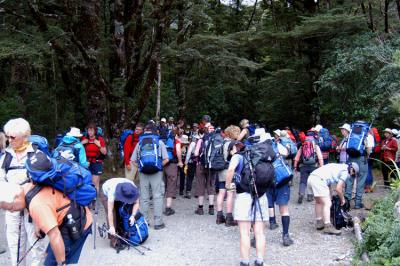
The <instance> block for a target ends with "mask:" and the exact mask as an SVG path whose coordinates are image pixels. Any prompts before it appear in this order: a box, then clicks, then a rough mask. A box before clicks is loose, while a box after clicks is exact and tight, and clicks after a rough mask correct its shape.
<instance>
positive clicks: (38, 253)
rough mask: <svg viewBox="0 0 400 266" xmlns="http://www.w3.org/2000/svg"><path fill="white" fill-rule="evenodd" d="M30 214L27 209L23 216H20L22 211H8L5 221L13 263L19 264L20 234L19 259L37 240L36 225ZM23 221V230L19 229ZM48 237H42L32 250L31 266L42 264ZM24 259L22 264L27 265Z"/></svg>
mask: <svg viewBox="0 0 400 266" xmlns="http://www.w3.org/2000/svg"><path fill="white" fill-rule="evenodd" d="M28 218H29V215H28V212H27V211H26V210H24V215H23V217H21V216H20V212H9V211H6V214H5V221H6V236H7V243H8V247H9V249H10V257H11V265H13V266H15V265H17V252H18V238H19V236H20V245H19V246H20V248H19V259H21V258H22V256H23V255H24V254H25V252H26V251H27V250H28V248H30V247H31V246H32V245H33V243H34V242H35V241H36V239H37V237H36V236H35V227H34V224H33V223H30V222H29V221H28V220H29V219H28ZM20 219H22V220H21V221H22V222H21V231H20V230H19V224H20ZM47 243H48V242H47V238H46V239H42V240H40V241H38V242H37V243H36V245H35V246H34V247H33V248H32V250H31V251H30V257H31V264H30V265H31V266H35V265H38V266H39V265H42V264H43V260H44V257H45V255H46V254H45V250H46V245H47ZM25 261H26V260H24V261H23V262H22V263H21V264H20V265H25Z"/></svg>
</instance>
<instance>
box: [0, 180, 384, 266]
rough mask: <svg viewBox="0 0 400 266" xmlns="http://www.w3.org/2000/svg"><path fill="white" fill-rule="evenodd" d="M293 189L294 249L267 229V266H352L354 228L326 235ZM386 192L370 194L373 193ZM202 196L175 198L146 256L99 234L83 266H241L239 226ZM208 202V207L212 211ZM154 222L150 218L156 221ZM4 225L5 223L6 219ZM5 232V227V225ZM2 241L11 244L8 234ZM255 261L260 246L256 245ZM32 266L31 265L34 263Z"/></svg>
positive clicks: (1, 258) (4, 259) (5, 260)
mask: <svg viewBox="0 0 400 266" xmlns="http://www.w3.org/2000/svg"><path fill="white" fill-rule="evenodd" d="M294 183H295V186H294V187H292V188H291V194H292V195H291V196H292V197H291V202H290V212H291V224H290V234H291V236H292V238H293V240H294V241H295V243H294V245H292V246H290V247H283V246H282V244H281V228H282V226H281V223H280V217H279V211H277V215H278V216H277V221H278V224H279V228H278V229H276V230H274V231H270V230H268V229H267V230H266V239H267V252H266V257H265V262H266V264H267V265H313V266H315V265H350V263H351V262H350V261H351V257H352V256H353V254H354V253H353V248H352V242H351V241H352V239H354V234H353V232H352V231H351V230H350V229H342V235H341V236H327V235H323V234H322V233H321V232H318V231H316V230H315V229H314V202H311V203H310V202H305V203H303V204H302V205H298V204H297V203H296V201H297V183H298V179H295V182H294ZM376 195H382V193H379V192H378V193H373V194H368V195H367V197H371V196H372V197H374V198H376ZM195 207H196V199H194V198H192V199H190V200H189V199H183V198H180V197H179V198H177V200H176V201H175V202H174V209H175V210H176V213H175V215H172V216H169V217H165V219H164V222H165V224H166V228H165V229H163V230H160V231H154V230H153V229H152V228H151V229H150V237H149V239H148V240H147V241H146V243H145V246H147V247H149V248H150V249H151V251H146V254H145V255H140V254H139V253H138V252H136V251H135V250H133V249H130V250H123V251H121V252H120V253H119V254H117V253H116V252H115V250H114V249H111V248H110V247H109V241H108V240H105V239H102V238H100V237H99V236H98V234H97V241H96V243H97V249H96V250H93V237H92V236H89V238H88V239H87V242H86V244H85V246H84V250H83V252H82V255H81V259H80V262H79V265H96V266H100V265H138V266H140V265H238V264H239V230H238V228H237V227H233V228H232V227H225V226H224V225H217V224H215V218H216V216H215V215H214V216H210V215H208V214H205V215H204V216H198V215H195V214H194V210H195ZM207 208H208V207H207V205H206V206H205V210H207ZM104 217H105V216H104V211H103V209H101V210H100V213H99V218H98V224H102V223H103V222H104V221H105V219H104ZM151 222H152V221H150V223H151ZM0 224H3V225H4V219H3V217H1V220H0ZM1 230H4V226H2V227H1ZM0 241H1V243H2V245H5V240H4V233H2V234H0ZM252 254H253V255H252V260H254V259H255V250H254V249H252ZM0 265H9V253H6V254H3V255H0ZM28 265H29V264H28Z"/></svg>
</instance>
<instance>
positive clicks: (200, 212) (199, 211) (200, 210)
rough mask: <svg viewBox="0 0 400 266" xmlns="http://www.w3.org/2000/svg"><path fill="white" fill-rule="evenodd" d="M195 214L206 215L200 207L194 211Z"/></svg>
mask: <svg viewBox="0 0 400 266" xmlns="http://www.w3.org/2000/svg"><path fill="white" fill-rule="evenodd" d="M194 213H195V214H197V215H204V210H203V208H200V207H198V208H197V209H196V210H195V211H194Z"/></svg>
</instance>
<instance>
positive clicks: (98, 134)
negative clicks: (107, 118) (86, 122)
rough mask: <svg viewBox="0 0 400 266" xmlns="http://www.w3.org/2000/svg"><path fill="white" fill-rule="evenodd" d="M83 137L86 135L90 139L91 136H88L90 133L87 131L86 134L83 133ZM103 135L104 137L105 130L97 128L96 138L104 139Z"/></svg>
mask: <svg viewBox="0 0 400 266" xmlns="http://www.w3.org/2000/svg"><path fill="white" fill-rule="evenodd" d="M83 135H84V136H85V137H88V136H89V135H88V132H87V129H86V130H85V132H83ZM103 135H104V131H103V129H102V128H101V127H97V128H96V136H101V137H103Z"/></svg>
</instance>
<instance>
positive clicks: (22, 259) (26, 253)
mask: <svg viewBox="0 0 400 266" xmlns="http://www.w3.org/2000/svg"><path fill="white" fill-rule="evenodd" d="M40 239H41V238H38V239H36V240H35V242H34V243H33V244H32V246H30V248H29V249H28V250H27V251H26V252H25V254H24V255H23V256H22V258H21V260H19V259H18V260H17V261H18V262H17V266H18V265H20V264H21V262H23V261H24V259H25V258H26V256H28V254H29V252H30V251H31V250H32V249H33V247H34V246H35V245H36V243H37V242H39V240H40Z"/></svg>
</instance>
